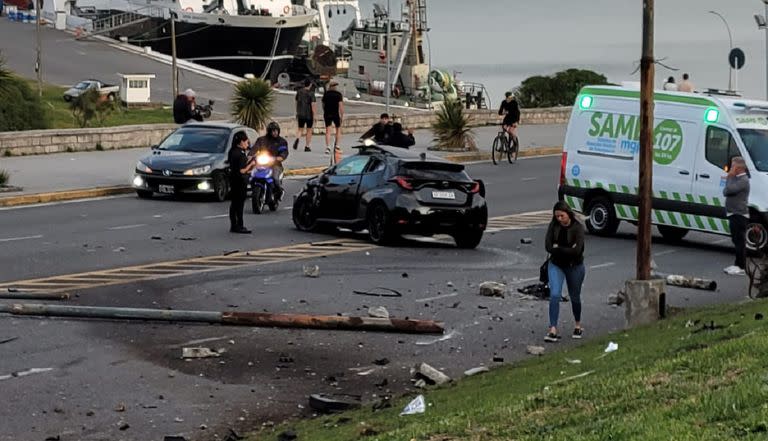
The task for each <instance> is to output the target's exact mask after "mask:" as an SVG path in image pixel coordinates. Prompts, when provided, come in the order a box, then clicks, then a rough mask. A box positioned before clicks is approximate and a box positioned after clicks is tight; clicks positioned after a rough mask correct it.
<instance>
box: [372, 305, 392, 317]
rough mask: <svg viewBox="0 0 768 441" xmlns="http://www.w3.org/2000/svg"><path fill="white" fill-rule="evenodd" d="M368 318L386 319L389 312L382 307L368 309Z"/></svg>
mask: <svg viewBox="0 0 768 441" xmlns="http://www.w3.org/2000/svg"><path fill="white" fill-rule="evenodd" d="M368 317H375V318H383V319H388V318H389V311H387V308H385V307H383V306H372V307H370V308H368Z"/></svg>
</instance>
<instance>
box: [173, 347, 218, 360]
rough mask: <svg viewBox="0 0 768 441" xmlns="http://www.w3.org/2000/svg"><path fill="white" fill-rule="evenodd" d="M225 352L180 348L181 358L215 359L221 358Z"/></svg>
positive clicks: (209, 349) (200, 348) (199, 348)
mask: <svg viewBox="0 0 768 441" xmlns="http://www.w3.org/2000/svg"><path fill="white" fill-rule="evenodd" d="M224 352H226V351H225V350H224V349H219V350H214V349H211V348H202V347H198V348H182V350H181V358H215V357H221V354H223V353H224Z"/></svg>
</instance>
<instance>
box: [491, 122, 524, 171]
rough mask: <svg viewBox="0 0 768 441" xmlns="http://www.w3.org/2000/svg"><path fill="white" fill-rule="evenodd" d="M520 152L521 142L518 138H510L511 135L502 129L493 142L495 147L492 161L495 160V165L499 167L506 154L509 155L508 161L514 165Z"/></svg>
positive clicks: (492, 151) (492, 152)
mask: <svg viewBox="0 0 768 441" xmlns="http://www.w3.org/2000/svg"><path fill="white" fill-rule="evenodd" d="M513 141H514V142H513ZM519 151H520V141H519V140H518V138H517V136H515V137H514V138H510V136H509V133H507V131H506V130H504V129H502V130H501V131H499V134H498V135H496V138H495V139H494V140H493V147H492V150H491V159H492V160H493V165H497V164H498V163H499V162H501V160H502V158H503V157H504V154H505V153H506V155H507V161H509V163H510V164H514V163H515V161H517V154H518V152H519ZM497 156H498V159H497Z"/></svg>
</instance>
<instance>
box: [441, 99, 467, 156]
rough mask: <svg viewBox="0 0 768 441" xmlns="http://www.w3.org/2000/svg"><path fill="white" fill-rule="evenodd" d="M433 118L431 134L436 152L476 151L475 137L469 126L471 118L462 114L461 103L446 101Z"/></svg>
mask: <svg viewBox="0 0 768 441" xmlns="http://www.w3.org/2000/svg"><path fill="white" fill-rule="evenodd" d="M435 116H436V119H435V122H433V123H432V133H433V135H434V139H433V141H434V143H435V144H436V148H437V149H438V150H477V144H476V143H475V135H474V132H473V130H472V128H470V126H469V123H470V120H471V117H470V116H469V115H467V114H466V113H465V112H464V105H463V104H462V103H461V101H459V100H446V101H445V102H444V103H443V106H442V107H440V108H439V109H438V110H437V112H436V115H435Z"/></svg>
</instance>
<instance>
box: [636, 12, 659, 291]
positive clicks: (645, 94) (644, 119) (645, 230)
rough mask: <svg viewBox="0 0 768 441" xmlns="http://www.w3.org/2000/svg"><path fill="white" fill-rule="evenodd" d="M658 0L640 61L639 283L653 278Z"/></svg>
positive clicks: (648, 16) (646, 25) (646, 19)
mask: <svg viewBox="0 0 768 441" xmlns="http://www.w3.org/2000/svg"><path fill="white" fill-rule="evenodd" d="M653 6H654V0H643V55H642V58H641V59H640V171H639V191H638V199H639V202H640V213H639V214H640V217H639V219H638V234H637V280H650V278H651V209H652V205H651V204H652V199H651V197H652V195H653V124H654V121H653V82H654V74H655V70H656V69H655V60H654V55H653V9H654V8H653Z"/></svg>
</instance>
